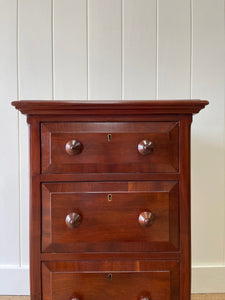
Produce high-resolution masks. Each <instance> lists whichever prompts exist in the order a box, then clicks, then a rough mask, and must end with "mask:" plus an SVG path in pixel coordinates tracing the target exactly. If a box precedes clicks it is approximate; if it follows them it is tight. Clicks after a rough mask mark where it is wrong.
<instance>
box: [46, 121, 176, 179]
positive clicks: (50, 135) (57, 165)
mask: <svg viewBox="0 0 225 300" xmlns="http://www.w3.org/2000/svg"><path fill="white" fill-rule="evenodd" d="M178 138H179V125H178V123H177V122H57V123H42V125H41V149H42V150H41V162H42V173H46V174H50V173H68V174H69V173H70V174H71V173H112V172H115V173H121V172H124V173H132V172H139V173H140V172H144V173H148V172H153V173H156V172H170V173H174V172H178V171H179V163H178V152H179V149H178Z"/></svg>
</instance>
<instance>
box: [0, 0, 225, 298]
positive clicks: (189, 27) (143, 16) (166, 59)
mask: <svg viewBox="0 0 225 300" xmlns="http://www.w3.org/2000/svg"><path fill="white" fill-rule="evenodd" d="M0 38H1V43H0V109H1V118H0V125H1V126H0V138H1V141H2V143H1V148H0V163H1V180H0V238H1V239H0V240H1V245H0V294H27V293H29V288H28V286H29V282H28V265H29V249H28V248H29V247H28V243H29V238H28V230H29V229H28V212H29V199H28V196H29V192H28V189H29V177H28V173H29V166H28V165H29V164H28V127H27V125H26V121H25V117H24V116H19V115H18V113H17V112H16V111H15V110H14V109H13V108H12V107H11V106H10V101H11V100H15V99H24V100H26V99H30V100H34V99H46V100H47V99H67V100H70V99H83V100H84V99H87V100H90V101H91V100H96V99H99V100H102V99H111V100H118V99H122V100H123V99H129V100H137V99H187V98H200V99H209V100H210V105H209V106H208V107H207V108H206V109H205V110H204V111H202V112H201V113H200V114H199V115H197V116H196V117H195V118H194V122H193V127H192V262H193V279H192V282H193V285H192V290H193V292H225V284H224V280H225V190H224V183H225V144H224V143H225V140H224V131H225V129H224V118H225V105H224V104H225V103H224V102H225V100H224V96H225V95H224V80H225V77H224V50H225V49H224V0H64V1H60V0H38V1H36V0H0Z"/></svg>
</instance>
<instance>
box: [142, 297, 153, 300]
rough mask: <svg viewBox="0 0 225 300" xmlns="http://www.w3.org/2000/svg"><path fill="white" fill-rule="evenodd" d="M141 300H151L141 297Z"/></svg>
mask: <svg viewBox="0 0 225 300" xmlns="http://www.w3.org/2000/svg"><path fill="white" fill-rule="evenodd" d="M140 300H151V299H150V298H149V297H141V299H140Z"/></svg>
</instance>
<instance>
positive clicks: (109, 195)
mask: <svg viewBox="0 0 225 300" xmlns="http://www.w3.org/2000/svg"><path fill="white" fill-rule="evenodd" d="M108 201H109V202H111V201H112V195H111V194H108Z"/></svg>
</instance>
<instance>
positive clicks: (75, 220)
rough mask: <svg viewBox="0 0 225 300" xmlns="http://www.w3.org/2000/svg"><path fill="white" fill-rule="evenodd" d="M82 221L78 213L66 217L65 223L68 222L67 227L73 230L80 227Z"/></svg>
mask: <svg viewBox="0 0 225 300" xmlns="http://www.w3.org/2000/svg"><path fill="white" fill-rule="evenodd" d="M81 220H82V218H81V216H80V215H79V214H78V213H76V212H72V213H70V214H68V215H67V216H66V220H65V221H66V225H67V227H69V228H71V229H73V228H76V227H78V226H80V224H81Z"/></svg>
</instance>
